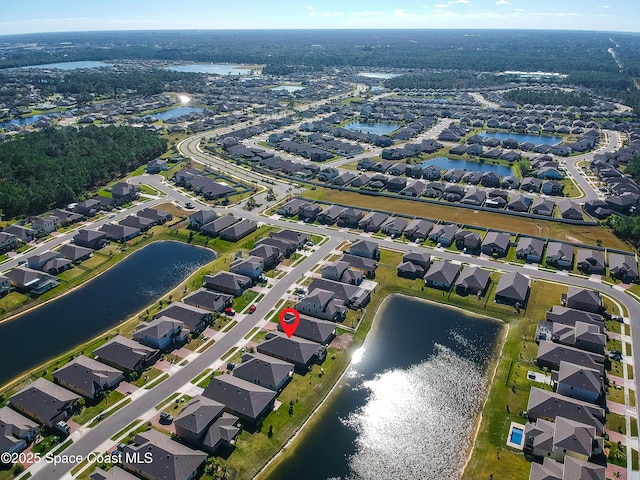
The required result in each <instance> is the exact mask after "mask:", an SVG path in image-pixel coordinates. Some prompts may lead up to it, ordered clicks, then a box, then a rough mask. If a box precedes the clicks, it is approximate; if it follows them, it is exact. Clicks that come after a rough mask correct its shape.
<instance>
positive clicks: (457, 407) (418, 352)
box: [270, 295, 503, 480]
mask: <svg viewBox="0 0 640 480" xmlns="http://www.w3.org/2000/svg"><path fill="white" fill-rule="evenodd" d="M502 326H503V324H502V323H501V322H498V321H496V320H491V319H487V318H480V317H473V316H470V315H468V314H467V313H466V312H464V311H462V310H457V309H452V308H446V307H443V306H439V305H435V304H432V303H427V302H423V301H421V300H418V299H414V298H409V297H403V296H395V295H394V296H391V297H389V298H388V299H387V300H386V301H385V302H383V304H382V306H381V307H380V310H379V312H378V314H377V317H376V320H375V322H374V326H373V328H372V330H371V332H370V333H369V336H368V338H367V340H366V342H365V344H364V346H363V347H362V348H361V349H359V350H358V351H356V352H355V353H354V355H353V357H352V364H351V366H350V367H349V370H348V371H347V374H346V375H345V376H344V378H343V380H342V382H341V383H340V384H339V386H338V388H337V389H336V390H334V393H333V394H332V395H331V396H330V398H329V399H328V401H327V402H326V403H325V404H324V405H323V407H322V408H321V409H320V410H319V411H318V413H317V414H316V417H315V418H314V419H313V420H312V421H311V422H310V424H309V425H308V427H307V428H306V429H305V430H304V431H303V432H302V433H301V435H300V437H299V439H298V441H297V442H296V443H295V444H293V445H291V446H290V447H289V448H288V451H287V455H286V459H285V460H284V461H283V462H282V463H281V464H280V465H279V466H278V468H277V470H276V471H275V472H274V473H273V475H272V476H271V477H270V478H274V479H276V478H304V479H306V480H313V479H345V480H347V479H349V480H360V479H362V480H365V479H366V480H376V479H385V480H386V479H389V478H407V479H409V478H411V479H413V478H421V479H434V480H435V479H438V480H440V479H444V478H446V479H455V478H459V477H460V474H461V469H462V467H463V465H464V462H465V459H466V455H467V452H468V448H469V446H470V442H471V437H472V433H473V427H474V423H475V421H476V418H477V415H478V413H479V412H480V410H481V407H482V402H483V400H484V398H485V396H486V393H487V387H488V367H489V366H490V365H491V364H492V360H493V359H494V358H495V355H496V350H497V349H496V345H497V343H498V337H499V336H500V331H501V329H502Z"/></svg>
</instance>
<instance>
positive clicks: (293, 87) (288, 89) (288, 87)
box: [271, 85, 305, 92]
mask: <svg viewBox="0 0 640 480" xmlns="http://www.w3.org/2000/svg"><path fill="white" fill-rule="evenodd" d="M304 88H305V87H301V86H299V85H280V86H279V87H273V88H272V89H271V90H279V91H286V92H297V91H298V90H304Z"/></svg>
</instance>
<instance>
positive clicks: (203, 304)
mask: <svg viewBox="0 0 640 480" xmlns="http://www.w3.org/2000/svg"><path fill="white" fill-rule="evenodd" d="M182 302H183V303H186V304H187V305H191V306H193V307H197V308H202V309H205V310H210V311H212V312H221V311H222V310H224V309H225V308H226V307H230V306H231V305H232V304H233V296H232V295H227V294H225V293H220V292H215V291H211V290H207V289H206V288H204V287H200V288H199V289H197V290H196V291H195V292H193V293H191V294H189V295H187V296H186V297H184V298H183V299H182Z"/></svg>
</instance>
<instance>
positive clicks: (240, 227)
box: [220, 218, 258, 242]
mask: <svg viewBox="0 0 640 480" xmlns="http://www.w3.org/2000/svg"><path fill="white" fill-rule="evenodd" d="M257 229H258V224H257V223H256V222H254V221H252V220H247V219H246V218H243V219H242V220H240V221H239V222H237V223H234V224H233V225H231V226H230V227H227V228H225V229H224V230H222V231H221V232H220V238H221V239H222V240H226V241H228V242H237V241H238V240H241V239H243V238H244V237H246V236H247V235H249V234H250V233H253V232H255V231H256V230H257Z"/></svg>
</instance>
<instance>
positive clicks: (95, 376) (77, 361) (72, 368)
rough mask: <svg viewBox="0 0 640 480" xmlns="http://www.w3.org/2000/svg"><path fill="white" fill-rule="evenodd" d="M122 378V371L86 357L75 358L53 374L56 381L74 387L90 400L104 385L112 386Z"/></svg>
mask: <svg viewBox="0 0 640 480" xmlns="http://www.w3.org/2000/svg"><path fill="white" fill-rule="evenodd" d="M121 377H122V372H121V371H120V370H118V369H116V368H113V367H110V366H108V365H105V364H104V363H100V362H98V361H97V360H93V359H92V358H89V357H85V356H84V355H80V356H79V357H76V358H74V359H73V360H71V361H70V362H69V363H67V364H66V365H65V366H63V367H60V368H59V369H58V370H56V371H55V372H53V378H54V379H55V380H56V381H58V382H63V383H65V384H67V385H71V386H73V387H74V388H75V390H76V391H79V392H80V393H81V394H82V395H84V396H86V397H89V398H93V397H94V396H95V395H96V393H98V391H99V390H100V389H101V386H102V385H104V384H110V383H112V382H113V381H115V380H116V379H118V378H121Z"/></svg>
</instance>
